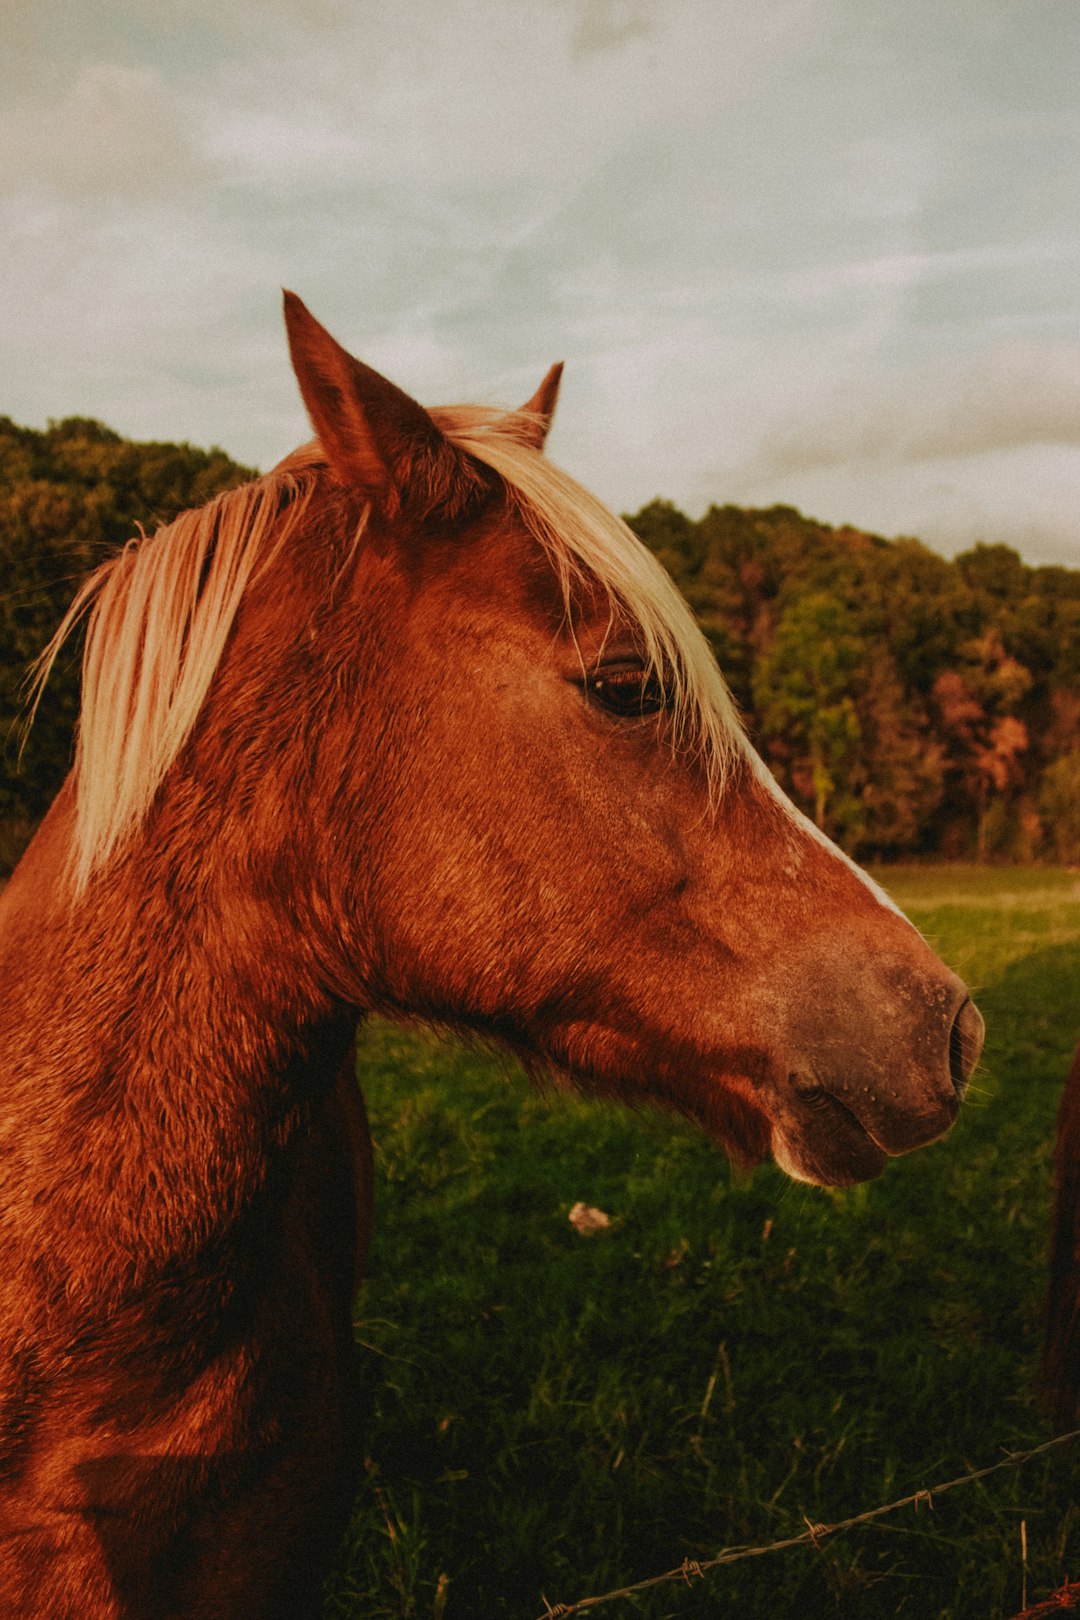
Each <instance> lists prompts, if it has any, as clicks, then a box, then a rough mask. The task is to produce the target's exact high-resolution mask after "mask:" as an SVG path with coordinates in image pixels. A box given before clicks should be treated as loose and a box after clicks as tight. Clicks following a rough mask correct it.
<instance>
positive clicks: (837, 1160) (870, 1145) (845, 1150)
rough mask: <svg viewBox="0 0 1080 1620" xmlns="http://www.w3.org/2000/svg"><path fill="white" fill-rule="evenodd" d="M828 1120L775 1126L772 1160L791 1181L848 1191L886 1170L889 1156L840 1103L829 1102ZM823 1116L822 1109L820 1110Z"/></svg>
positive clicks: (831, 1100)
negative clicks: (846, 1189) (811, 1123)
mask: <svg viewBox="0 0 1080 1620" xmlns="http://www.w3.org/2000/svg"><path fill="white" fill-rule="evenodd" d="M826 1106H827V1107H828V1109H829V1113H830V1116H831V1117H830V1118H829V1119H827V1120H824V1119H823V1120H821V1121H815V1122H814V1123H813V1125H812V1126H811V1125H810V1124H809V1122H805V1121H800V1122H799V1123H798V1124H797V1125H796V1124H795V1123H794V1122H785V1124H784V1125H779V1124H774V1126H773V1133H772V1156H773V1159H774V1160H775V1162H776V1163H777V1164H778V1165H779V1167H780V1169H781V1170H783V1171H784V1173H785V1175H788V1176H790V1177H791V1178H792V1180H793V1181H808V1182H810V1183H811V1184H812V1185H814V1186H817V1187H851V1186H854V1185H855V1183H856V1182H859V1181H873V1180H874V1178H875V1177H876V1176H880V1174H881V1172H882V1171H883V1170H884V1168H885V1161H886V1159H887V1158H888V1154H887V1153H886V1152H885V1149H884V1148H882V1147H879V1146H878V1144H877V1143H876V1142H875V1141H874V1138H873V1137H872V1136H871V1135H870V1134H869V1132H868V1131H866V1130H864V1129H863V1127H862V1126H861V1125H860V1124H859V1122H858V1120H857V1119H856V1118H855V1117H854V1115H853V1114H851V1113H849V1111H848V1110H847V1109H846V1108H845V1107H844V1105H843V1104H842V1103H839V1102H836V1100H835V1099H834V1098H831V1097H830V1098H829V1099H828V1101H827V1105H826ZM822 1112H823V1113H824V1109H823V1110H822Z"/></svg>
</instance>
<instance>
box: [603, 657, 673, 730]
mask: <svg viewBox="0 0 1080 1620" xmlns="http://www.w3.org/2000/svg"><path fill="white" fill-rule="evenodd" d="M589 695H590V696H591V697H592V698H593V699H594V700H595V701H596V702H597V703H599V704H600V706H601V708H603V709H607V710H608V712H609V713H610V714H617V715H619V716H621V717H622V718H624V719H637V718H638V717H639V716H641V715H647V714H659V713H660V710H661V709H664V708H666V707H667V693H666V692H665V691H664V688H663V686H662V685H661V683H660V682H659V680H658V679H657V678H656V675H655V674H654V672H653V671H652V670H649V669H642V668H640V667H639V668H634V669H612V670H607V671H604V672H602V673H600V674H598V675H593V676H591V677H590V680H589Z"/></svg>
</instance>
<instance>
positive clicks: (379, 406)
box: [284, 291, 477, 517]
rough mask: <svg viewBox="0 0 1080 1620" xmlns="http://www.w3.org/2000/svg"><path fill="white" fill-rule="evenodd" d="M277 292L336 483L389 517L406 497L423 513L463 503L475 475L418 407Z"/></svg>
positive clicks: (295, 362)
mask: <svg viewBox="0 0 1080 1620" xmlns="http://www.w3.org/2000/svg"><path fill="white" fill-rule="evenodd" d="M284 296H285V327H286V331H287V332H288V335H289V352H290V354H291V356H292V364H293V370H294V371H295V372H296V380H297V382H298V383H299V384H300V392H301V394H302V395H303V399H304V404H305V405H306V406H307V412H308V415H309V416H310V418H311V425H312V427H314V429H315V432H316V433H317V434H318V436H319V440H320V442H321V444H322V447H323V449H324V450H325V452H326V458H327V460H328V461H329V463H330V466H331V467H332V468H333V470H334V472H335V473H336V474H337V476H338V477H339V478H340V479H341V480H342V482H343V483H345V484H348V485H351V486H353V487H354V488H359V489H360V490H361V491H362V493H363V494H364V495H365V496H366V498H367V499H368V500H370V501H371V502H372V503H373V504H374V505H376V506H378V507H379V508H380V509H381V510H382V511H383V512H385V513H386V514H387V516H389V517H393V516H395V515H396V514H397V513H398V512H399V511H400V510H401V508H402V506H403V505H405V504H406V503H407V504H408V505H409V507H410V508H413V509H418V510H419V511H420V512H422V514H424V515H427V514H430V513H431V512H433V511H435V510H436V508H439V507H444V506H450V507H452V508H454V509H455V510H460V509H461V508H462V507H463V506H464V505H466V504H467V501H468V499H469V498H470V497H472V496H475V494H476V486H477V480H476V476H475V474H474V473H473V472H472V471H471V469H470V468H469V466H468V465H467V463H466V462H465V459H464V457H463V456H462V455H461V453H460V452H459V451H458V450H456V449H455V448H454V446H453V445H452V444H450V442H449V441H448V440H447V439H446V437H445V436H444V435H443V434H442V433H441V432H440V431H439V429H438V428H437V427H436V425H435V423H434V422H433V421H432V419H431V417H430V416H429V415H428V413H427V411H425V409H424V407H423V406H422V405H418V404H417V402H416V400H415V399H411V398H410V397H409V395H408V394H406V393H404V392H403V391H402V390H401V389H400V388H397V387H395V385H394V384H393V383H392V382H390V381H388V379H387V378H386V377H383V376H380V374H379V373H378V372H377V371H373V370H372V369H371V367H370V366H365V365H364V364H363V362H362V361H360V360H356V359H354V358H353V356H352V355H351V354H349V352H348V351H347V350H346V349H343V348H342V347H341V344H340V343H338V342H337V341H336V340H335V339H334V338H332V337H331V336H330V333H329V332H328V331H327V330H326V328H325V327H323V326H320V324H319V322H318V321H317V320H316V319H315V317H314V315H312V314H311V312H310V311H309V310H308V309H307V307H306V306H305V305H304V304H303V303H302V301H301V300H300V299H299V298H297V296H296V294H295V293H291V292H288V291H286V292H285V295H284Z"/></svg>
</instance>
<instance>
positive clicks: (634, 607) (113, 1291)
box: [0, 295, 982, 1620]
mask: <svg viewBox="0 0 1080 1620" xmlns="http://www.w3.org/2000/svg"><path fill="white" fill-rule="evenodd" d="M286 317H287V324H288V328H289V335H290V340H291V344H292V354H293V363H294V366H295V369H296V373H297V376H298V379H299V383H300V388H301V391H302V393H303V396H304V399H305V401H306V403H307V407H308V410H309V413H310V415H311V419H312V422H313V424H314V426H315V429H316V432H317V433H318V442H317V443H316V444H314V445H311V446H309V447H308V448H306V449H304V450H302V451H299V452H298V453H297V454H295V455H294V456H292V457H290V458H289V459H288V460H287V461H285V462H284V463H282V465H281V466H279V467H278V468H277V469H275V470H274V471H273V472H271V473H270V474H269V475H267V476H266V477H264V478H261V479H259V480H257V481H256V482H255V483H253V484H251V485H248V486H246V487H244V488H243V489H241V490H238V491H234V492H232V493H230V494H226V495H223V496H221V497H219V498H218V499H217V500H216V501H214V502H213V503H211V505H210V506H208V507H207V508H205V509H204V510H202V511H201V512H197V513H189V514H186V515H185V516H183V517H181V518H179V519H178V520H177V521H176V522H175V523H174V524H172V525H171V526H170V527H169V528H167V529H164V530H163V531H161V532H160V533H159V534H157V535H156V536H154V537H153V538H152V539H149V540H145V541H142V542H140V543H139V544H138V545H134V544H133V545H132V546H130V547H129V548H128V549H127V550H126V551H124V552H122V553H121V554H120V555H118V556H117V557H116V558H115V559H114V560H113V561H111V562H110V563H108V564H106V566H105V567H104V568H103V569H101V570H99V571H98V573H97V574H95V575H94V576H92V578H91V579H90V580H89V581H88V582H87V584H86V585H85V586H84V587H83V590H82V592H81V593H80V595H79V597H78V598H77V599H76V603H75V605H74V607H73V609H72V611H71V613H70V614H69V615H68V618H67V619H66V620H65V623H64V625H62V626H61V629H60V631H59V632H58V636H57V638H56V640H55V641H54V643H53V645H52V648H51V650H50V652H49V657H52V656H55V652H56V650H57V647H58V646H59V644H60V641H61V640H62V639H63V636H64V635H65V634H66V633H67V631H68V630H69V629H70V626H71V624H72V622H74V619H75V618H77V617H78V615H79V614H80V613H82V612H86V613H87V614H88V615H89V618H88V629H87V643H86V652H85V662H84V685H83V699H82V713H81V720H80V733H79V742H78V750H77V755H76V761H75V768H74V770H73V773H72V776H71V778H70V779H69V781H68V783H67V784H66V786H65V787H64V789H63V791H62V792H61V794H60V796H59V797H58V799H57V801H56V803H55V804H54V806H53V808H52V810H51V811H50V813H49V815H48V817H47V818H46V821H45V822H44V824H43V826H42V828H41V830H40V832H39V834H38V836H37V838H36V839H35V841H34V843H33V844H32V846H31V848H30V850H29V852H28V853H27V855H26V857H25V859H24V861H23V863H22V865H21V866H20V867H19V869H18V871H17V872H16V874H15V876H14V878H13V879H12V882H11V884H10V886H9V888H8V891H7V893H6V894H5V896H4V898H3V901H2V903H0V1028H2V1031H3V1047H2V1050H3V1053H4V1065H5V1067H4V1078H3V1091H2V1098H3V1101H2V1105H0V1149H2V1153H3V1180H2V1184H0V1242H2V1261H0V1610H2V1612H3V1613H4V1614H5V1615H6V1614H11V1615H18V1616H20V1617H21V1620H34V1617H38V1620H46V1617H47V1620H105V1617H119V1616H128V1617H143V1620H165V1617H170V1616H171V1617H181V1616H183V1617H185V1620H194V1617H200V1620H246V1617H251V1620H254V1617H260V1620H266V1617H270V1616H277V1617H280V1620H296V1617H298V1616H300V1615H302V1614H305V1613H309V1612H311V1610H312V1609H313V1608H314V1607H315V1605H316V1603H317V1595H318V1591H319V1585H320V1581H321V1578H322V1576H323V1574H324V1572H325V1569H326V1565H327V1563H328V1560H329V1559H330V1557H331V1554H332V1550H333V1547H334V1544H335V1541H336V1539H337V1537H338V1536H339V1534H340V1532H341V1529H342V1526H343V1524H344V1521H345V1517H346V1515H347V1512H348V1506H349V1500H350V1464H351V1463H352V1460H353V1458H354V1457H355V1455H356V1454H357V1440H356V1437H355V1432H354V1427H353V1422H354V1420H353V1415H352V1408H351V1400H350V1390H351V1387H352V1383H351V1378H350V1366H349V1356H350V1349H351V1325H350V1308H351V1301H352V1298H353V1295H354V1289H355V1281H356V1276H357V1268H358V1264H359V1252H358V1251H359V1250H361V1249H362V1247H363V1240H364V1235H365V1234H366V1231H367V1229H368V1225H369V1210H370V1196H371V1177H370V1167H369V1160H368V1157H367V1150H366V1129H365V1126H364V1122H363V1117H362V1114H361V1112H360V1107H359V1101H358V1097H357V1093H356V1088H355V1082H354V1078H353V1074H352V1056H351V1044H352V1040H353V1034H354V1030H355V1027H356V1023H357V1019H358V1018H359V1017H360V1016H362V1015H364V1014H365V1013H368V1012H372V1011H378V1012H381V1013H386V1014H390V1015H404V1014H409V1015H414V1016H416V1015H419V1016H422V1017H426V1018H430V1019H432V1020H435V1021H437V1022H439V1023H440V1024H443V1025H447V1026H450V1027H453V1028H457V1029H461V1030H466V1031H470V1032H474V1033H479V1034H480V1035H481V1036H486V1037H490V1038H492V1039H495V1040H497V1041H499V1042H501V1043H504V1044H505V1045H508V1046H510V1047H511V1048H513V1049H514V1050H516V1051H518V1052H520V1053H522V1054H523V1055H525V1056H526V1058H527V1059H528V1060H529V1061H530V1062H532V1063H534V1064H540V1065H546V1066H550V1067H551V1068H552V1069H553V1070H555V1071H557V1072H559V1073H561V1074H562V1075H564V1076H569V1077H570V1078H571V1079H572V1080H573V1081H575V1082H576V1083H577V1084H578V1085H580V1086H582V1087H585V1088H587V1089H588V1090H590V1091H593V1092H600V1093H604V1094H608V1095H610V1096H613V1097H621V1098H625V1099H627V1100H629V1101H636V1100H639V1099H640V1100H645V1099H650V1100H657V1101H660V1102H662V1103H666V1104H667V1105H669V1106H670V1107H672V1108H675V1109H678V1110H680V1111H681V1112H683V1113H685V1114H688V1115H691V1116H693V1117H695V1118H697V1119H699V1120H700V1121H701V1122H702V1124H703V1125H704V1126H705V1127H706V1128H707V1129H708V1130H709V1131H711V1132H712V1133H713V1134H714V1135H715V1136H716V1137H717V1138H718V1139H719V1140H720V1141H722V1142H724V1143H726V1144H727V1145H728V1146H729V1147H730V1148H731V1150H732V1151H733V1152H734V1153H736V1154H737V1155H739V1156H740V1157H741V1158H743V1159H745V1160H755V1159H757V1158H759V1157H761V1156H762V1155H763V1154H764V1153H766V1152H767V1151H771V1152H772V1154H773V1155H774V1157H775V1158H776V1159H777V1160H778V1162H779V1163H780V1164H781V1165H782V1166H783V1167H784V1168H785V1169H787V1170H788V1171H790V1172H791V1174H793V1175H795V1176H798V1177H801V1178H803V1179H806V1180H810V1181H817V1182H823V1183H845V1182H853V1181H857V1180H859V1179H862V1178H865V1177H869V1176H874V1175H877V1174H878V1172H879V1171H880V1170H881V1169H882V1167H883V1165H884V1162H885V1158H886V1155H889V1154H899V1153H906V1152H907V1151H908V1150H909V1149H912V1148H916V1147H919V1146H921V1145H922V1144H924V1143H927V1142H931V1141H933V1140H934V1139H935V1138H936V1137H938V1136H940V1135H941V1134H942V1133H943V1132H944V1131H946V1130H947V1129H948V1128H949V1126H950V1124H951V1123H952V1121H953V1119H954V1118H955V1116H956V1113H957V1108H958V1105H959V1098H960V1096H961V1094H962V1092H963V1089H964V1086H965V1083H966V1081H967V1078H968V1075H969V1074H970V1071H971V1068H972V1066H973V1065H974V1062H975V1060H976V1057H977V1055H978V1050H979V1046H980V1042H981V1029H982V1025H981V1020H980V1018H979V1016H978V1014H977V1013H976V1012H975V1010H974V1008H973V1007H972V1005H971V1003H970V1001H969V999H968V997H967V994H966V992H965V990H964V987H963V985H962V984H961V983H960V982H959V981H958V980H957V979H956V978H955V977H954V976H953V975H952V974H951V973H950V972H948V971H947V969H946V968H945V967H943V965H942V964H941V963H940V962H939V961H938V960H937V958H936V957H935V956H934V955H933V953H932V952H931V951H930V950H929V948H928V947H927V946H926V945H925V944H924V943H923V941H922V939H921V938H920V937H919V935H918V934H917V933H916V932H915V930H914V929H913V928H912V927H911V926H910V925H909V924H908V923H907V922H906V921H905V920H904V918H903V917H902V916H901V915H900V913H899V912H898V911H897V910H896V909H895V908H894V907H893V906H892V905H891V904H890V903H889V901H888V900H887V899H886V898H885V896H884V895H883V894H882V893H881V892H880V891H879V890H877V889H876V888H875V887H874V885H873V884H871V883H870V882H869V881H868V880H867V879H866V878H864V877H863V876H862V874H860V873H859V872H858V870H857V869H856V868H854V867H853V866H852V864H851V863H850V862H849V861H848V860H846V859H845V857H844V856H842V855H841V854H840V853H839V851H837V850H836V849H835V848H834V847H833V846H832V845H830V844H829V843H828V842H827V840H825V839H824V838H823V837H821V836H820V835H819V834H818V833H817V832H816V831H815V829H814V828H813V827H811V826H810V825H809V824H808V823H807V822H806V821H805V820H804V819H803V817H802V816H801V815H800V814H799V813H798V812H797V811H795V810H794V809H793V807H792V806H791V805H790V804H789V803H788V802H787V801H786V800H785V799H784V798H783V796H782V795H781V794H780V793H779V791H778V790H777V789H776V788H775V786H774V785H773V783H772V780H771V778H770V777H769V775H768V773H767V772H766V771H765V769H764V767H763V766H762V765H761V763H760V761H759V760H758V759H757V757H756V756H755V754H754V753H753V751H752V749H751V748H750V746H749V744H748V743H747V741H746V739H745V737H744V736H743V734H742V732H741V730H740V728H739V724H738V720H737V717H736V714H735V712H734V709H733V707H732V704H731V701H730V699H729V697H728V695H727V692H726V690H725V688H724V685H723V682H722V680H721V678H720V676H719V674H718V673H717V671H716V669H715V666H714V665H713V663H712V660H711V657H710V655H709V652H708V650H707V647H706V645H705V643H704V641H703V639H702V638H701V636H700V634H699V633H698V631H697V630H696V628H695V626H694V624H693V621H692V619H691V617H690V615H689V612H688V610H687V608H686V607H685V605H684V604H683V602H682V600H681V598H680V597H679V596H678V594H677V593H676V592H675V590H674V587H673V586H672V585H671V583H670V581H669V580H668V578H667V576H666V575H665V574H664V573H663V572H662V570H661V569H660V568H659V567H658V565H657V564H656V563H655V562H654V561H653V560H652V558H651V557H650V555H649V554H648V553H647V552H646V551H645V549H644V548H643V547H642V546H641V545H640V544H639V543H638V542H637V541H636V540H635V538H634V537H633V535H632V534H631V533H630V532H629V531H628V530H627V528H626V527H625V525H623V524H622V523H621V522H619V521H618V520H617V519H616V518H614V517H613V516H612V515H611V514H610V513H609V512H608V511H606V510H605V509H604V508H603V507H602V506H601V505H600V504H599V503H598V502H597V501H596V500H595V499H593V498H592V497H591V496H590V495H588V494H587V493H586V492H585V491H584V490H582V489H581V488H580V487H579V486H578V485H577V484H575V483H574V482H573V481H572V480H571V479H569V478H568V477H567V476H566V475H565V474H563V473H561V472H559V471H558V470H557V469H556V468H555V467H553V466H552V465H551V464H550V462H548V461H547V459H546V458H545V457H544V456H543V455H542V454H541V447H542V444H543V440H544V436H545V432H546V429H547V424H548V420H549V418H550V416H551V412H552V409H553V407H554V403H555V394H556V390H557V386H558V380H559V378H558V369H557V368H555V369H553V370H552V371H551V372H550V373H549V374H548V377H547V378H546V379H545V381H544V383H543V384H542V386H541V388H540V389H539V390H538V392H537V394H536V395H535V396H534V398H533V399H532V400H530V402H529V404H528V405H527V406H526V407H525V408H524V409H523V410H521V411H518V412H515V413H512V414H509V415H501V414H499V413H496V412H494V411H487V410H480V409H477V408H464V407H455V408H448V409H445V410H436V411H432V412H430V413H429V412H427V411H425V410H424V409H422V408H421V407H420V406H419V405H417V404H416V403H415V402H414V401H413V400H411V399H410V398H409V397H408V396H407V395H405V394H403V393H401V392H400V391H399V390H398V389H397V388H395V387H394V386H393V385H392V384H391V383H389V382H387V381H385V380H384V379H383V378H381V377H379V376H378V375H376V374H375V373H374V372H372V371H370V370H368V369H367V368H366V367H365V366H363V365H361V364H360V363H359V362H358V361H356V360H354V359H352V358H351V357H350V356H349V355H348V354H347V353H346V352H345V351H344V350H343V349H342V348H340V347H339V346H338V345H337V344H336V343H335V342H334V340H333V339H332V338H331V337H330V336H329V334H328V333H326V332H325V331H324V330H323V329H322V327H320V326H319V325H318V324H317V323H316V322H315V321H314V320H313V319H312V317H311V316H310V315H309V314H308V313H307V311H306V310H305V309H304V307H303V305H302V304H300V303H299V301H298V300H296V299H294V298H292V297H291V296H289V295H287V299H286ZM47 663H48V658H47V659H46V665H47ZM45 673H47V669H46V671H45Z"/></svg>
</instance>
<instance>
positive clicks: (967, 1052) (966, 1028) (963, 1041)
mask: <svg viewBox="0 0 1080 1620" xmlns="http://www.w3.org/2000/svg"><path fill="white" fill-rule="evenodd" d="M984 1028H985V1026H984V1024H983V1021H982V1016H981V1014H980V1013H979V1012H978V1010H977V1008H976V1006H975V1003H974V1002H973V1001H972V999H971V997H970V996H967V997H966V998H965V1000H964V1003H963V1005H962V1007H961V1008H960V1011H959V1012H958V1013H957V1015H956V1017H955V1018H954V1019H953V1026H952V1029H951V1030H950V1031H949V1074H950V1076H951V1078H952V1083H953V1088H954V1090H955V1092H956V1095H957V1097H958V1098H960V1099H961V1100H962V1099H963V1095H964V1092H965V1091H966V1090H967V1084H968V1081H969V1080H970V1079H971V1076H972V1073H973V1072H974V1069H975V1065H976V1063H978V1061H979V1053H980V1052H981V1051H982V1043H983V1032H984Z"/></svg>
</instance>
